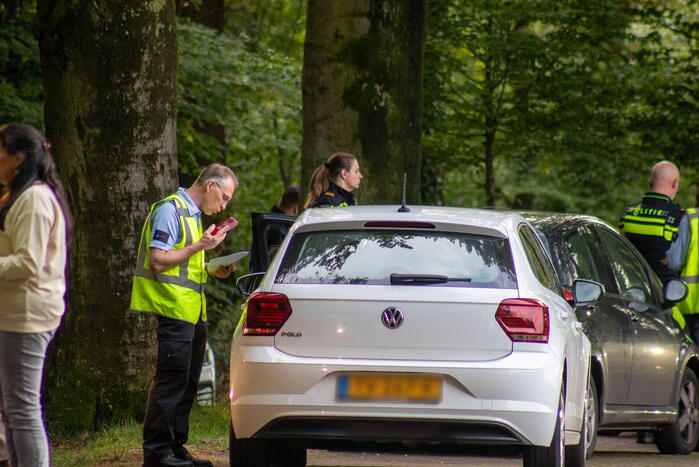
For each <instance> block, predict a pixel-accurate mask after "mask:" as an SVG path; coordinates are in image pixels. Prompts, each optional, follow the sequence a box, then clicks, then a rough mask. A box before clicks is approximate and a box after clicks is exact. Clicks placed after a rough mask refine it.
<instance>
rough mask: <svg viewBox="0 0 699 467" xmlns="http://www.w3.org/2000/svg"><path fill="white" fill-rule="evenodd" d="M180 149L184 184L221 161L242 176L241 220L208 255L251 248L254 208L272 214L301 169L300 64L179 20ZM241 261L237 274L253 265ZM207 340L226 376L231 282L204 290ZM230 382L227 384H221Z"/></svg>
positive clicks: (237, 201) (235, 207)
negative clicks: (272, 208) (205, 167)
mask: <svg viewBox="0 0 699 467" xmlns="http://www.w3.org/2000/svg"><path fill="white" fill-rule="evenodd" d="M178 34H179V51H180V63H179V72H178V91H179V114H178V140H177V142H178V152H179V164H180V173H181V175H180V177H181V180H180V181H181V183H182V184H184V181H185V180H186V181H191V180H193V179H194V177H195V176H196V174H197V173H198V172H199V170H200V169H201V167H203V166H204V165H207V164H209V163H212V162H222V163H225V164H227V165H228V166H229V167H231V168H232V169H233V170H234V171H235V172H236V175H237V176H238V179H239V180H240V186H239V187H238V189H237V190H236V192H235V195H234V197H233V201H232V202H231V203H230V205H229V207H228V209H227V210H226V212H223V213H220V214H219V215H218V216H216V217H215V218H214V219H213V220H214V221H220V220H222V219H223V218H225V217H227V216H229V215H232V216H234V217H236V218H237V219H238V220H239V221H240V225H239V226H238V227H237V228H236V229H235V230H234V231H233V232H232V233H231V234H229V235H228V238H227V239H226V240H225V241H224V242H223V243H222V244H221V246H220V247H219V248H218V249H217V250H216V251H214V252H211V255H210V256H217V255H219V254H226V253H229V252H231V251H239V250H248V249H249V246H250V242H251V235H250V232H251V226H250V217H249V213H250V212H253V211H268V210H269V209H270V208H271V207H272V205H273V204H274V203H275V202H276V201H277V199H278V198H279V195H280V194H281V193H282V191H283V189H284V187H285V186H286V185H289V184H291V183H294V182H296V183H298V180H299V172H300V146H301V136H300V133H301V132H300V129H299V123H300V115H301V114H300V112H301V89H300V88H301V86H300V68H301V66H300V63H299V62H298V61H296V60H294V59H293V58H290V57H288V56H285V55H283V54H281V53H278V52H275V51H274V50H271V49H267V48H264V47H263V45H261V44H259V43H258V44H255V46H254V48H252V49H253V50H251V47H250V43H249V42H248V41H246V40H245V37H243V38H242V39H237V38H233V37H230V36H228V35H226V34H219V33H217V32H216V31H214V30H212V29H209V28H206V27H204V26H201V25H198V24H194V23H192V22H189V21H180V23H179V28H178ZM247 266H248V264H247V260H243V261H241V263H239V266H238V271H237V276H240V275H242V274H244V273H246V272H247V270H248V267H247ZM207 295H208V315H209V323H210V328H209V335H210V339H209V341H210V343H211V345H212V348H213V350H214V353H215V355H216V361H217V369H218V374H219V375H220V376H224V375H227V373H228V366H227V364H228V354H229V346H230V339H231V336H232V334H233V330H234V329H235V325H236V323H237V321H238V319H239V317H240V307H239V304H240V302H241V301H242V297H241V296H240V294H239V293H238V291H237V290H236V289H235V287H234V279H233V278H229V279H216V278H212V279H211V280H210V281H209V284H208V287H207ZM223 387H225V386H223Z"/></svg>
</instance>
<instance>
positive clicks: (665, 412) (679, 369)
mask: <svg viewBox="0 0 699 467" xmlns="http://www.w3.org/2000/svg"><path fill="white" fill-rule="evenodd" d="M522 214H523V215H524V216H525V217H526V218H527V219H528V220H529V221H530V222H531V223H532V224H533V225H534V226H535V227H536V228H537V229H538V230H539V234H540V235H541V236H542V237H543V238H542V240H543V243H545V244H546V246H547V249H548V250H549V254H550V256H551V259H552V260H553V264H554V267H555V269H556V272H557V274H558V276H559V279H560V282H561V284H562V285H563V287H564V288H565V289H567V291H570V290H572V284H573V280H574V279H578V278H580V279H588V280H592V281H596V282H599V283H600V284H602V285H603V286H604V288H605V294H604V297H603V299H602V300H601V301H599V302H598V303H596V304H595V305H591V306H583V307H577V308H576V310H575V311H576V315H577V317H578V320H579V321H580V322H581V323H582V324H583V328H584V330H585V332H586V334H587V336H588V338H589V339H590V342H591V344H592V362H591V365H590V368H591V372H592V373H591V380H590V383H591V384H590V385H589V389H588V407H587V409H588V410H587V415H588V432H587V433H588V456H589V455H591V454H592V452H593V450H594V446H595V442H596V436H597V431H598V429H599V430H604V429H608V430H623V431H636V430H638V431H641V430H654V431H655V436H654V439H655V444H656V445H657V447H658V449H659V450H660V451H661V452H663V453H669V454H688V453H690V452H692V451H693V450H694V449H695V446H696V444H697V436H698V434H699V431H698V430H699V426H698V422H699V415H698V413H697V407H698V406H699V397H698V394H697V391H698V390H699V383H697V376H696V375H697V374H698V372H699V360H698V358H697V349H696V347H695V345H694V344H693V343H692V342H691V339H690V338H689V336H688V335H687V332H686V331H685V329H684V328H683V327H682V326H681V324H679V323H678V322H677V321H676V320H675V319H673V316H672V306H673V303H674V302H672V301H671V300H680V299H683V298H684V296H685V295H686V290H687V287H686V285H685V284H684V283H683V282H681V281H677V280H674V281H670V282H668V283H667V284H665V287H663V285H662V283H661V282H660V280H659V279H658V277H657V276H656V275H655V273H654V272H653V270H652V269H651V268H650V266H649V265H648V263H647V262H646V261H645V260H644V259H643V258H642V256H641V255H640V253H639V252H638V251H637V250H636V249H635V248H634V247H633V245H631V243H629V241H627V240H626V239H625V238H624V237H623V236H621V235H620V234H619V233H617V231H616V230H614V228H612V227H611V226H609V225H608V224H606V223H605V222H603V221H601V220H599V219H597V218H594V217H590V216H583V215H572V214H552V213H532V212H525V213H522ZM567 291H565V290H564V293H565V294H569V292H567ZM566 298H568V299H572V295H570V296H568V297H566Z"/></svg>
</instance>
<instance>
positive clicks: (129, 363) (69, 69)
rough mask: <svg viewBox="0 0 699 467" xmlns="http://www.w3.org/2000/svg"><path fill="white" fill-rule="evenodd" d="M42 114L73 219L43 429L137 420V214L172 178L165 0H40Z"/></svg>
mask: <svg viewBox="0 0 699 467" xmlns="http://www.w3.org/2000/svg"><path fill="white" fill-rule="evenodd" d="M38 14H39V21H40V28H41V29H40V39H39V40H40V51H41V61H42V73H43V78H44V90H45V96H46V98H45V99H46V100H45V123H46V132H47V136H48V139H49V140H50V141H52V142H53V149H54V153H55V154H56V158H57V163H58V167H59V170H60V172H61V174H62V176H63V179H64V182H65V184H66V189H67V191H68V195H69V198H70V200H71V207H72V210H73V213H74V216H75V220H76V222H75V228H74V233H73V236H72V241H71V245H70V267H69V286H68V294H67V302H68V312H67V313H66V316H65V320H64V322H63V325H62V327H61V328H60V329H59V332H58V334H57V337H56V340H55V341H54V344H53V346H52V348H51V350H50V354H49V359H48V361H47V372H46V381H45V391H44V398H45V405H46V410H47V420H48V421H49V425H50V427H56V428H61V429H63V430H84V429H90V428H94V427H96V426H99V425H100V424H102V423H103V422H109V421H112V420H114V419H124V418H130V417H137V418H139V417H142V415H143V408H144V406H145V398H146V392H147V389H148V383H149V379H150V375H151V374H152V370H151V368H152V367H153V364H154V361H155V355H154V345H153V344H154V339H153V337H154V336H153V321H152V318H151V317H150V316H145V315H138V314H135V313H132V312H131V311H129V299H130V293H131V280H132V274H133V271H134V266H135V263H136V254H137V249H138V242H139V237H140V232H141V227H142V225H143V221H144V219H145V217H146V215H147V214H148V210H149V206H150V204H151V203H153V202H155V201H157V200H158V199H160V198H161V197H162V196H164V195H166V194H167V193H169V192H172V191H173V190H174V189H176V187H177V153H176V138H175V132H176V121H177V119H176V95H175V76H176V68H177V42H176V28H175V4H174V1H173V0H120V1H118V2H115V1H112V0H39V2H38Z"/></svg>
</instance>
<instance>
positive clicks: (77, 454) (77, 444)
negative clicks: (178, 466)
mask: <svg viewBox="0 0 699 467" xmlns="http://www.w3.org/2000/svg"><path fill="white" fill-rule="evenodd" d="M229 426H230V406H229V405H228V401H227V400H226V401H224V402H219V403H217V404H215V405H212V406H200V405H198V404H194V407H193V408H192V413H191V416H190V423H189V427H190V433H189V442H188V444H187V446H188V447H189V448H190V449H192V451H194V452H196V451H197V449H198V448H201V447H204V448H207V449H216V450H218V451H225V450H226V449H227V447H228V427H229ZM52 435H53V436H52V444H53V446H52V457H53V459H52V465H54V466H55V467H68V466H71V467H78V466H91V465H136V464H138V465H140V463H141V462H140V461H141V459H142V450H141V443H142V442H143V427H142V425H141V424H140V423H139V422H136V421H135V420H127V421H124V422H121V423H115V424H113V425H111V426H108V427H104V428H102V429H100V430H99V431H96V432H94V433H83V434H80V435H78V436H71V437H64V436H60V435H58V436H56V434H55V433H54V434H52Z"/></svg>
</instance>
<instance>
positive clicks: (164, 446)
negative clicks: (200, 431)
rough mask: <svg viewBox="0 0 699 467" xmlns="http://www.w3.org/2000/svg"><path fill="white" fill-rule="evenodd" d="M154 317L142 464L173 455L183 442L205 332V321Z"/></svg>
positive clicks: (186, 436) (196, 385)
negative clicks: (155, 352)
mask: <svg viewBox="0 0 699 467" xmlns="http://www.w3.org/2000/svg"><path fill="white" fill-rule="evenodd" d="M156 316H157V318H158V328H157V331H156V333H157V338H158V360H157V362H156V367H155V375H154V376H153V380H152V382H151V385H150V391H149V394H148V404H147V406H146V416H145V419H144V421H143V460H144V462H145V463H149V462H157V461H159V460H160V459H163V458H165V457H167V456H169V455H171V454H173V455H176V456H177V455H178V453H180V452H181V450H182V448H183V447H184V444H185V443H186V442H187V438H188V436H189V413H190V411H191V409H192V404H193V403H194V400H195V398H196V395H197V389H198V386H199V376H200V374H201V367H202V365H203V363H204V353H205V351H206V340H207V334H208V329H207V323H206V321H201V320H200V321H199V322H198V323H197V324H196V325H194V324H192V323H189V322H187V321H182V320H178V319H173V318H168V317H165V316H161V315H156Z"/></svg>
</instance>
